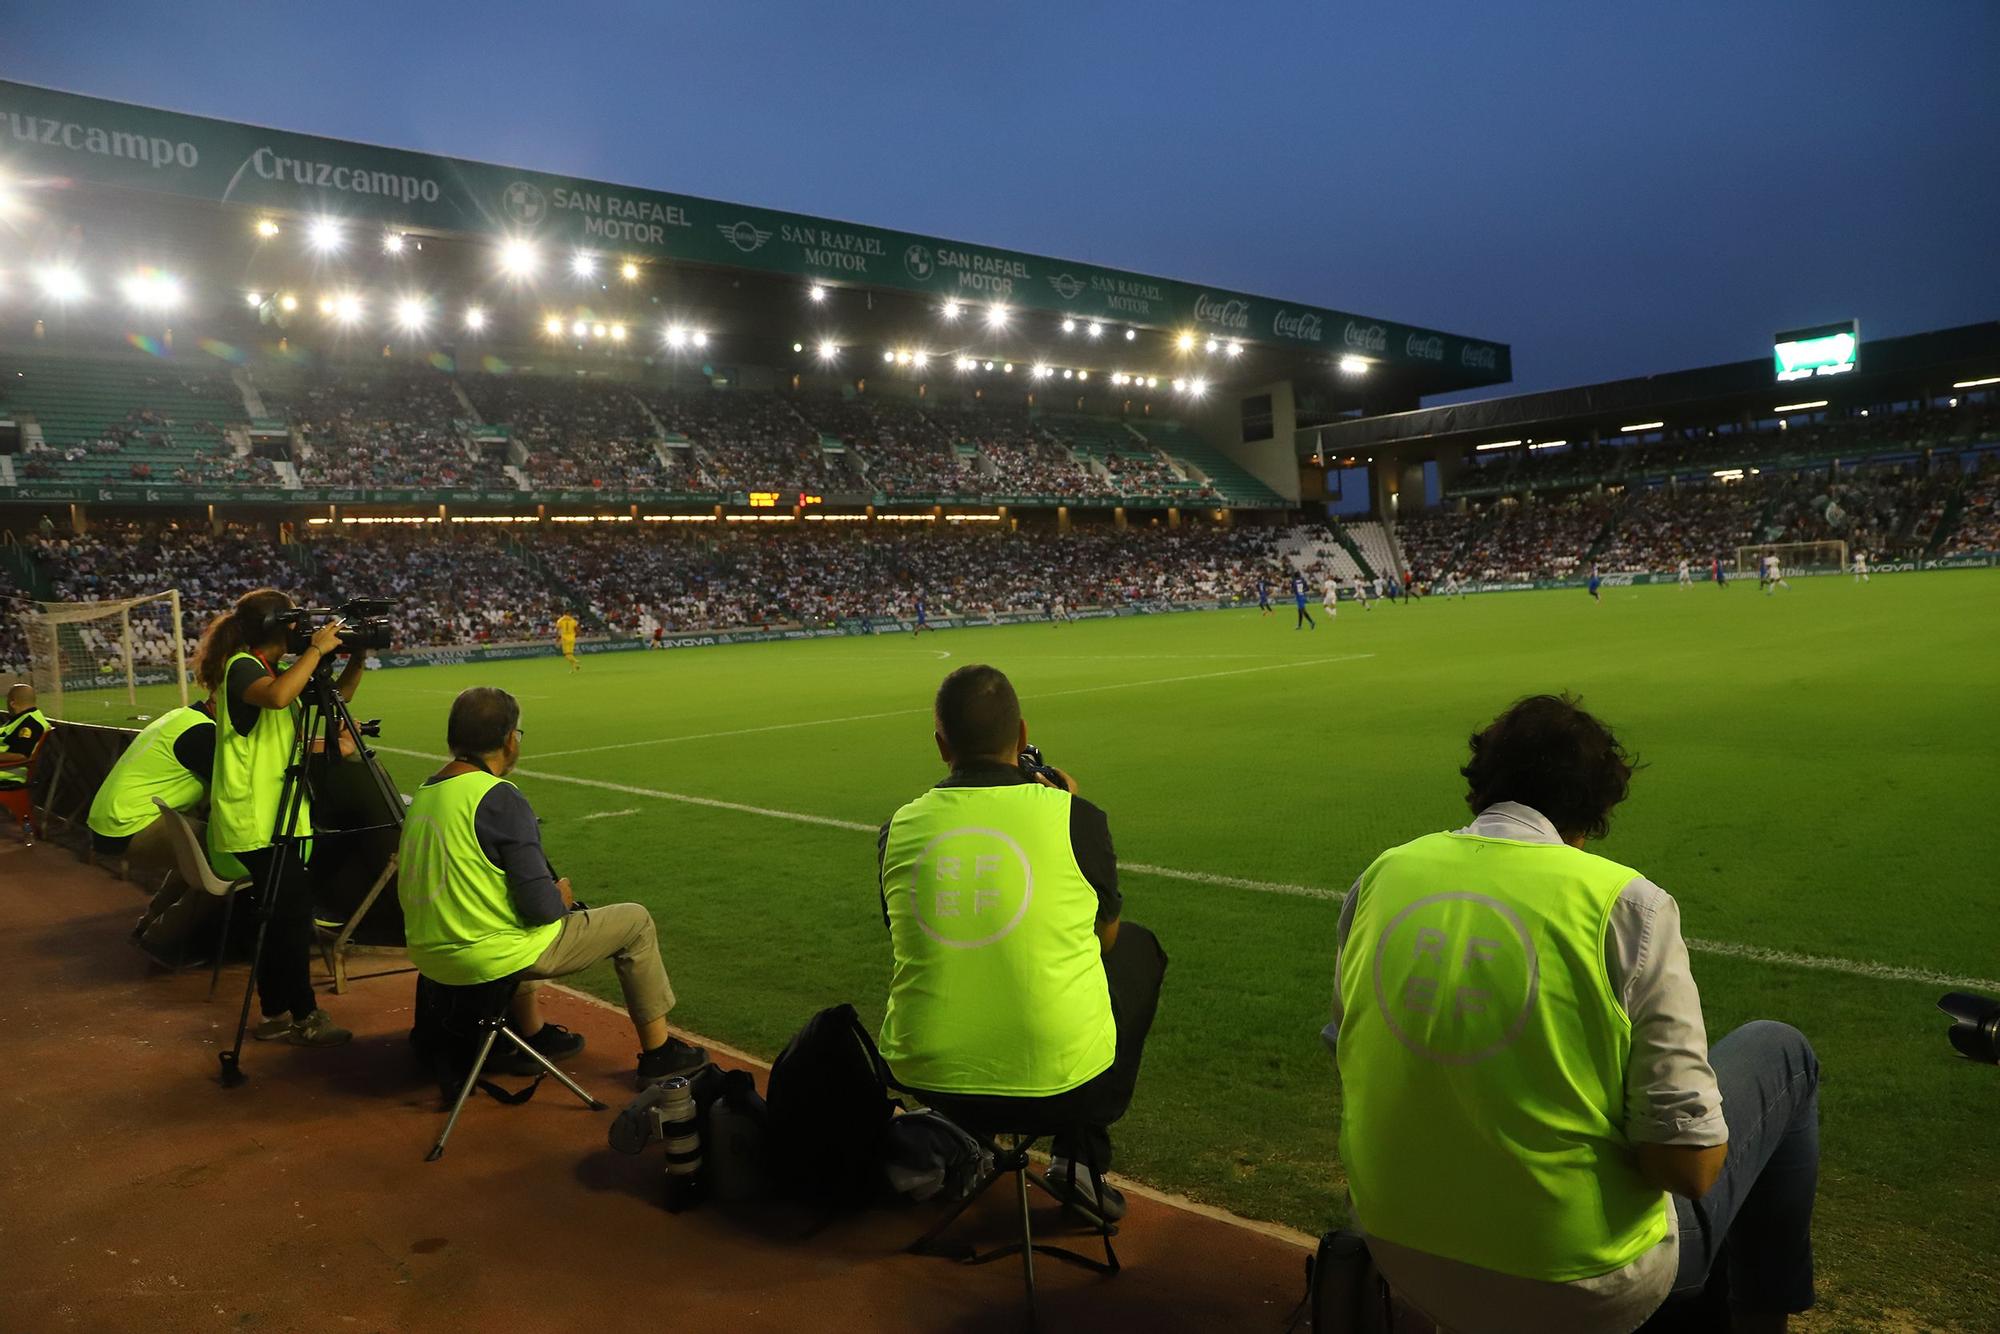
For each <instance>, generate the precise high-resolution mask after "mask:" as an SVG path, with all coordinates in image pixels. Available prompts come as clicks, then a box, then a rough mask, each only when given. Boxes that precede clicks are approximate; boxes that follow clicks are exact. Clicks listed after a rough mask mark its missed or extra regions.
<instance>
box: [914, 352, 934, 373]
mask: <svg viewBox="0 0 2000 1334" xmlns="http://www.w3.org/2000/svg"><path fill="white" fill-rule="evenodd" d="M910 364H911V365H912V366H915V367H916V368H917V369H918V370H923V369H924V368H925V367H927V366H929V365H930V364H931V354H930V353H928V352H921V351H919V352H912V353H911V354H910Z"/></svg>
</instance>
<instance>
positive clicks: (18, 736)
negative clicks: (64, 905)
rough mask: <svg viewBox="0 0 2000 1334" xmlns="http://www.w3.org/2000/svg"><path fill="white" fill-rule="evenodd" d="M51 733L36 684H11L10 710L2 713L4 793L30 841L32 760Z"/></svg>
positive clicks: (0, 778) (0, 792)
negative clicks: (37, 705)
mask: <svg viewBox="0 0 2000 1334" xmlns="http://www.w3.org/2000/svg"><path fill="white" fill-rule="evenodd" d="M48 734H49V720H48V716H47V715H46V714H44V713H43V712H42V711H41V710H40V709H38V708H36V707H35V688H34V687H33V686H31V685H29V684H28V683H27V682H25V681H21V682H17V683H16V684H14V685H11V686H9V687H8V688H7V711H6V712H5V713H0V796H4V797H5V798H6V803H5V809H6V810H7V811H8V812H9V813H10V814H11V815H12V816H13V817H14V818H15V819H16V820H17V821H19V822H20V825H21V833H22V836H23V837H25V838H28V839H29V840H30V841H32V840H33V838H34V834H33V831H32V829H31V827H30V826H29V824H28V761H29V760H31V759H33V758H34V757H35V747H36V746H38V745H40V744H41V742H42V738H43V737H45V736H47V735H48Z"/></svg>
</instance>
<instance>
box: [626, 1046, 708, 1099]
mask: <svg viewBox="0 0 2000 1334" xmlns="http://www.w3.org/2000/svg"><path fill="white" fill-rule="evenodd" d="M707 1064H708V1048H706V1047H695V1046H690V1045H689V1044H688V1043H685V1042H682V1041H681V1040H680V1039H679V1038H668V1039H667V1040H666V1042H665V1043H664V1044H663V1045H661V1046H658V1047H655V1048H653V1049H652V1050H651V1051H642V1052H640V1053H639V1087H640V1088H645V1087H646V1086H647V1085H648V1084H657V1083H659V1082H660V1081H661V1080H662V1079H672V1078H673V1077H674V1076H675V1075H686V1074H692V1073H694V1072H695V1071H696V1070H699V1069H701V1067H702V1066H704V1065H707Z"/></svg>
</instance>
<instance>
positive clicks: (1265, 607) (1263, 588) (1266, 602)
mask: <svg viewBox="0 0 2000 1334" xmlns="http://www.w3.org/2000/svg"><path fill="white" fill-rule="evenodd" d="M1257 610H1259V611H1261V612H1263V613H1264V614H1265V615H1266V616H1269V615H1270V614H1271V581H1270V580H1269V579H1266V578H1265V577H1264V576H1263V575H1261V574H1260V575H1258V576H1257Z"/></svg>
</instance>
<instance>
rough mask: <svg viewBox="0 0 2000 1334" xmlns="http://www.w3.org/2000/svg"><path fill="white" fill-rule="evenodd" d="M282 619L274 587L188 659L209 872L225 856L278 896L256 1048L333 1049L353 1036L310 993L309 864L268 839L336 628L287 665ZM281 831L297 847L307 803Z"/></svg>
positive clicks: (305, 832)
mask: <svg viewBox="0 0 2000 1334" xmlns="http://www.w3.org/2000/svg"><path fill="white" fill-rule="evenodd" d="M291 609H292V599H291V598H290V597H289V596H287V595H286V594H284V593H281V592H279V591H278V590H277V589H275V588H258V589H253V590H251V591H250V592H248V593H245V594H244V595H243V596H242V597H240V598H238V599H236V605H235V606H234V607H233V608H231V609H230V610H229V611H227V612H225V613H223V614H222V615H220V616H218V617H216V618H215V619H214V620H213V621H211V622H209V625H208V629H207V630H206V631H204V632H203V634H202V637H201V646H200V647H199V648H198V649H197V650H196V651H195V680H196V681H198V682H199V683H200V684H201V685H202V687H203V688H205V689H206V690H207V691H208V692H209V694H210V696H211V697H213V698H214V700H215V702H216V705H215V707H216V723H215V767H214V769H213V771H212V772H211V774H210V778H209V793H208V797H209V800H208V850H209V855H210V857H211V858H212V859H214V860H216V861H217V862H220V860H221V858H222V857H223V855H224V854H230V855H233V856H234V857H236V859H237V860H239V861H240V862H242V863H243V866H244V868H245V869H246V870H247V871H248V872H249V873H250V875H251V877H252V879H253V880H254V881H255V882H256V891H255V892H256V894H257V895H258V896H259V897H260V898H261V897H262V896H265V895H268V894H270V893H271V885H272V883H273V881H274V880H277V881H278V883H279V886H280V889H279V893H278V895H277V901H276V903H275V904H274V905H273V912H274V914H275V915H274V916H273V917H272V918H271V923H270V927H269V929H268V931H267V933H266V935H265V937H264V952H263V955H262V957H261V959H260V961H259V963H258V967H257V1001H258V1005H259V1007H260V1012H261V1013H262V1015H263V1019H262V1021H261V1022H260V1023H258V1025H257V1027H256V1029H255V1033H256V1036H257V1038H258V1040H260V1041H265V1042H270V1041H280V1040H282V1041H286V1042H290V1043H292V1044H294V1045H295V1046H300V1047H337V1046H340V1045H341V1044H342V1043H344V1042H346V1041H348V1040H349V1039H350V1038H352V1037H353V1036H354V1035H353V1034H352V1033H350V1032H348V1030H346V1029H344V1028H341V1027H339V1026H338V1025H336V1024H335V1023H334V1022H333V1019H332V1017H331V1016H330V1015H328V1014H327V1012H326V1011H325V1010H323V1009H321V1008H320V1007H319V1002H318V1000H317V998H316V997H315V995H314V993H313V988H312V948H313V901H312V883H311V880H310V878H309V877H308V875H307V873H306V865H305V858H306V856H307V855H308V854H307V851H306V849H304V848H303V847H301V845H300V843H298V842H287V843H284V844H279V843H277V842H276V841H275V840H274V837H273V836H274V835H275V833H276V832H277V828H278V821H279V819H280V818H281V813H280V811H279V809H278V805H279V799H280V797H281V795H282V794H283V791H284V786H285V770H286V768H287V767H289V765H290V763H291V758H292V752H293V749H294V748H295V747H296V746H297V744H298V729H299V721H300V714H301V713H302V711H303V710H302V708H301V706H300V704H299V702H298V700H299V696H300V695H302V694H304V693H305V689H306V684H307V682H309V681H310V680H311V679H312V676H313V673H314V672H316V671H318V670H319V667H320V664H321V663H322V662H324V661H325V660H326V658H327V656H328V655H330V654H332V653H334V652H335V651H337V649H338V648H339V644H340V631H341V623H340V622H339V621H329V622H327V623H326V624H324V625H322V626H320V627H319V628H318V629H317V630H315V631H314V632H313V635H312V641H311V642H310V643H309V644H307V645H306V647H305V648H304V650H302V651H301V652H300V653H299V655H298V657H297V658H295V659H294V660H293V661H291V662H289V663H286V662H284V661H283V658H284V653H285V646H286V638H287V636H286V630H285V625H284V622H283V621H281V620H280V619H279V617H280V616H282V615H283V614H284V613H285V612H287V611H290V610H291ZM362 663H363V655H362V654H360V653H349V654H348V657H347V664H346V666H345V667H344V668H343V669H342V671H341V673H340V676H339V678H338V679H337V681H336V682H335V685H336V688H337V689H338V690H339V691H340V694H341V696H342V698H344V699H350V700H351V699H353V698H354V692H355V690H356V688H357V687H358V686H359V685H360V684H361V673H362V670H363V666H362ZM342 744H343V745H345V744H346V741H345V739H343V742H342ZM290 832H291V833H292V834H294V835H296V836H297V837H298V838H299V839H300V840H305V839H307V838H309V836H310V835H311V834H312V803H311V802H310V801H309V800H301V802H300V803H299V809H298V814H297V816H296V818H295V819H294V820H293V822H292V826H291V830H290ZM281 862H282V864H283V866H282V878H281V879H280V878H279V877H280V863H281Z"/></svg>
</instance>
